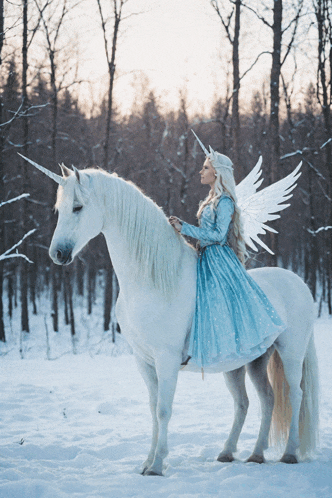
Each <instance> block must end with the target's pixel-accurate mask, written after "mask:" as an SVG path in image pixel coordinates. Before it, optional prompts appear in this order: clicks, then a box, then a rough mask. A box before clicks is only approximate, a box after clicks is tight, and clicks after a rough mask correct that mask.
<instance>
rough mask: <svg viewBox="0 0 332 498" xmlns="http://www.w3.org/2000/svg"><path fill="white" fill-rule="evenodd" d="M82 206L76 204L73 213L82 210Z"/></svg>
mask: <svg viewBox="0 0 332 498" xmlns="http://www.w3.org/2000/svg"><path fill="white" fill-rule="evenodd" d="M82 207H83V206H75V207H74V208H73V213H78V212H79V211H81V209H82Z"/></svg>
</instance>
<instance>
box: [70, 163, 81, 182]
mask: <svg viewBox="0 0 332 498" xmlns="http://www.w3.org/2000/svg"><path fill="white" fill-rule="evenodd" d="M72 168H73V171H74V173H75V176H76V178H77V181H78V183H81V177H80V174H79V172H78V169H76V168H75V166H73V165H72Z"/></svg>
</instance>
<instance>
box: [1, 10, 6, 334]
mask: <svg viewBox="0 0 332 498" xmlns="http://www.w3.org/2000/svg"><path fill="white" fill-rule="evenodd" d="M4 36H5V35H4V9H3V0H0V67H1V65H2V47H3V41H4ZM2 123H3V101H2V96H1V94H0V124H2ZM3 149H4V129H3V128H1V127H0V200H1V201H2V200H4V199H5V185H4V181H3V179H4V162H3ZM4 238H5V224H4V219H3V216H1V215H0V254H3V253H4V252H5V245H4ZM3 267H4V262H3V261H1V262H0V341H2V342H6V334H5V324H4V321H3V300H2V298H3V276H4V273H3Z"/></svg>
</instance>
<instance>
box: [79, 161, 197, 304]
mask: <svg viewBox="0 0 332 498" xmlns="http://www.w3.org/2000/svg"><path fill="white" fill-rule="evenodd" d="M86 171H87V172H88V173H89V176H90V177H91V179H92V183H94V184H95V188H96V187H97V188H98V189H99V188H100V189H101V190H102V191H103V195H104V198H105V207H106V210H107V212H108V213H109V216H111V217H112V218H113V219H114V220H116V222H117V225H118V228H119V230H120V233H121V234H122V235H123V237H124V238H125V240H126V241H127V244H128V249H129V252H130V254H131V256H132V257H133V258H134V259H135V261H136V263H137V265H136V268H137V274H136V275H135V276H136V277H138V278H140V279H142V280H143V279H144V280H146V279H147V280H149V281H150V282H152V283H153V286H154V287H156V288H157V289H159V290H160V291H162V292H163V294H164V295H165V296H171V295H172V294H173V293H174V291H175V290H176V288H177V287H178V279H179V276H180V265H181V260H182V256H183V253H184V251H187V252H188V251H189V252H191V253H192V254H193V255H194V251H193V249H192V248H191V246H189V244H187V243H186V242H185V240H184V239H183V237H181V236H180V235H178V234H176V233H175V231H174V229H173V228H172V227H171V225H170V224H169V223H168V221H167V218H166V216H165V214H164V213H163V211H162V209H161V208H160V207H159V206H157V204H156V203H155V202H154V201H152V200H151V199H150V198H149V197H147V196H146V195H144V194H143V192H142V191H141V190H140V189H139V188H138V187H137V186H136V185H134V184H133V183H132V182H129V181H126V180H123V179H122V178H120V177H118V176H117V175H115V174H108V173H106V172H104V171H101V170H86ZM97 184H98V186H97ZM92 188H93V187H92ZM101 190H100V193H101Z"/></svg>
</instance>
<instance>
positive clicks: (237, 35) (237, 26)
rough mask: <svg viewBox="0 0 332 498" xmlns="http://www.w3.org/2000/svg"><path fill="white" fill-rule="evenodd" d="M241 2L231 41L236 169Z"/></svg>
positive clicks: (236, 159) (237, 2) (237, 160)
mask: <svg viewBox="0 0 332 498" xmlns="http://www.w3.org/2000/svg"><path fill="white" fill-rule="evenodd" d="M241 4H242V0H235V25H234V39H233V100H232V130H233V151H234V152H233V153H234V163H235V165H236V167H238V165H239V163H240V115H239V92H240V64H239V60H240V59H239V41H240V14H241Z"/></svg>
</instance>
